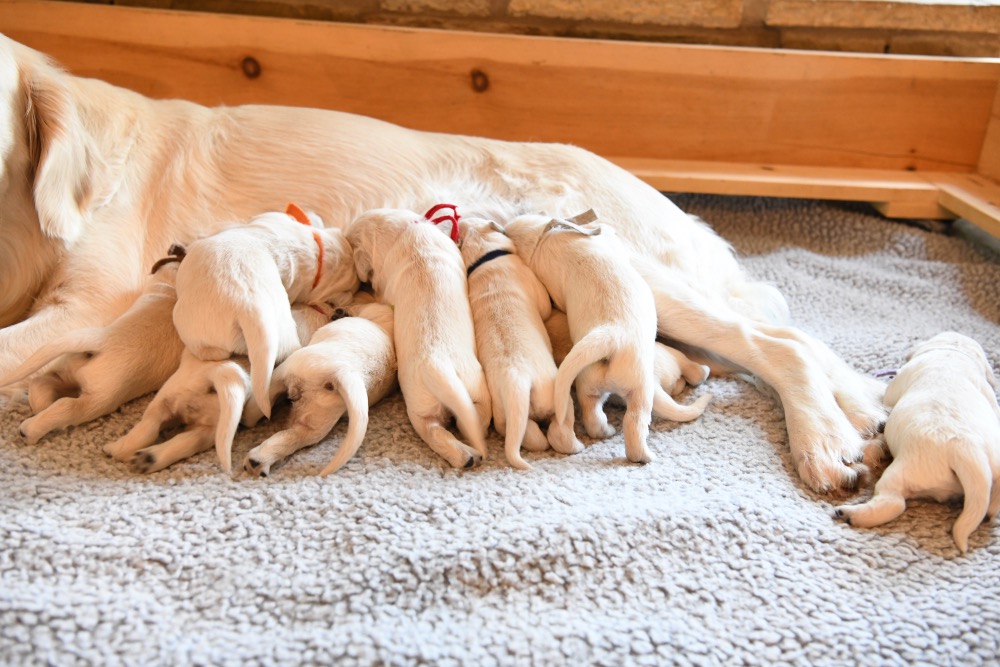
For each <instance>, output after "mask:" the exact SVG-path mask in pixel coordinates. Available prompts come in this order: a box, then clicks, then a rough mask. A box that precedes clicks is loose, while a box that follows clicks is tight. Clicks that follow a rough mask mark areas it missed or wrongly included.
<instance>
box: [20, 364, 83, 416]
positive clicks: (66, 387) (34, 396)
mask: <svg viewBox="0 0 1000 667" xmlns="http://www.w3.org/2000/svg"><path fill="white" fill-rule="evenodd" d="M79 393H80V385H78V384H76V383H75V382H67V381H66V380H64V379H63V378H62V377H61V376H59V375H58V374H56V373H45V374H43V375H39V376H37V377H34V378H32V379H31V381H30V382H28V406H29V407H30V408H31V411H32V412H33V413H35V414H38V413H39V412H41V411H42V410H45V409H46V408H48V407H49V406H50V405H52V404H53V403H55V402H56V401H58V400H59V399H60V398H64V397H72V396H76V395H77V394H79Z"/></svg>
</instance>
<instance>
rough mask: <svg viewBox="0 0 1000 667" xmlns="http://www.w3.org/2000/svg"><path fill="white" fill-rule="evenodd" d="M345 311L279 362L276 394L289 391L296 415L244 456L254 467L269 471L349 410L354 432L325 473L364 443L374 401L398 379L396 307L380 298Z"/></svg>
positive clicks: (274, 385) (273, 390)
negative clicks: (394, 342)
mask: <svg viewBox="0 0 1000 667" xmlns="http://www.w3.org/2000/svg"><path fill="white" fill-rule="evenodd" d="M344 310H346V312H347V314H348V315H349V316H348V317H342V318H340V319H337V320H334V321H333V322H330V323H329V324H326V325H325V326H323V327H322V328H320V329H319V330H317V331H316V333H315V334H314V335H313V337H312V339H311V340H310V341H309V344H308V345H306V346H305V347H302V348H300V349H298V350H296V351H295V352H292V353H291V354H290V355H289V356H288V358H287V359H285V361H284V362H282V363H281V365H280V366H278V367H277V368H276V369H275V371H274V376H273V378H272V379H271V395H270V397H269V400H270V401H272V402H273V401H274V399H275V398H277V396H278V395H279V394H281V393H285V394H287V395H288V398H289V400H291V401H292V410H291V415H290V416H289V418H288V426H287V427H286V428H285V429H283V430H281V431H279V432H278V433H275V434H274V435H272V436H271V437H270V438H268V439H267V440H265V441H264V442H262V443H261V444H260V445H258V446H257V447H255V448H253V449H252V450H250V452H249V454H247V456H246V459H244V462H243V468H244V469H245V470H246V471H247V472H249V473H253V474H255V475H259V476H261V477H267V476H268V475H269V474H270V472H271V466H272V465H274V463H276V462H278V461H280V460H282V459H284V458H286V457H287V456H289V455H291V454H292V453H294V452H296V451H298V450H299V449H302V448H303V447H307V446H309V445H314V444H316V443H317V442H319V441H320V440H322V439H323V438H325V437H326V435H327V434H328V433H330V431H331V430H332V429H333V427H334V426H335V425H336V423H337V422H338V421H339V420H340V418H341V416H342V415H343V414H344V412H345V411H346V412H347V415H348V428H347V434H346V435H345V436H344V440H343V442H342V443H341V445H340V448H339V449H338V450H337V453H336V454H335V455H334V457H333V459H332V460H331V461H330V463H329V464H328V465H327V466H326V467H325V468H324V469H323V471H322V472H321V473H320V474H321V475H322V476H324V477H325V476H327V475H329V474H330V473H333V472H336V471H337V470H339V469H340V468H341V467H342V466H343V465H344V464H345V463H347V461H348V460H350V458H351V457H352V456H354V454H355V452H357V451H358V448H359V447H360V446H361V442H362V440H364V437H365V433H366V431H367V429H368V408H369V407H370V406H371V405H373V404H374V403H377V402H378V401H380V400H381V399H382V398H383V397H384V396H385V395H386V394H388V393H389V392H390V391H391V390H392V389H393V387H395V385H396V352H395V350H394V348H393V345H392V324H393V313H392V309H391V308H390V307H389V306H386V305H383V304H379V303H369V304H359V305H350V306H347V307H346V308H345V309H344Z"/></svg>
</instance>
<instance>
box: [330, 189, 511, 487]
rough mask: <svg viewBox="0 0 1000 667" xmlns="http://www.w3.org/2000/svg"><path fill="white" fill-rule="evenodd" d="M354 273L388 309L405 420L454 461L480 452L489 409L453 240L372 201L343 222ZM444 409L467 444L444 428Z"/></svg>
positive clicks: (473, 459)
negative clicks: (370, 207) (392, 321)
mask: <svg viewBox="0 0 1000 667" xmlns="http://www.w3.org/2000/svg"><path fill="white" fill-rule="evenodd" d="M347 238H348V240H349V241H350V243H351V247H352V248H354V264H355V267H356V269H357V272H358V277H360V278H361V280H362V281H364V282H370V283H371V285H372V289H373V290H374V292H375V295H376V297H378V299H379V300H380V301H381V302H383V303H387V304H389V305H390V306H392V307H393V309H394V314H395V324H394V331H393V342H394V344H395V347H396V360H397V362H398V364H399V371H398V375H399V387H400V390H401V391H402V393H403V398H404V400H405V401H406V412H407V415H408V416H409V418H410V423H411V424H413V428H414V429H415V430H416V431H417V433H418V434H419V435H420V437H421V439H423V441H424V442H426V443H427V445H428V446H429V447H430V448H431V449H432V450H434V451H435V452H437V453H438V454H439V455H440V456H442V457H443V458H444V459H445V460H446V461H448V463H449V464H451V465H452V466H454V467H456V468H469V467H472V466H474V465H476V464H477V463H479V462H480V461H482V459H483V458H485V457H486V429H487V428H488V427H489V423H490V418H491V416H492V413H491V407H490V394H489V389H488V387H487V385H486V377H485V376H484V374H483V368H482V366H481V365H480V364H479V360H478V359H477V358H476V338H475V333H474V331H473V323H472V312H471V310H470V307H469V296H468V290H467V289H466V279H465V265H464V263H463V262H462V256H461V254H460V253H459V251H458V248H457V247H455V244H454V243H453V242H452V241H451V240H449V239H448V237H447V236H446V235H445V233H444V232H443V231H441V230H439V229H437V228H436V227H435V226H434V225H433V224H430V223H428V222H426V221H424V218H423V217H422V216H420V215H419V214H417V213H413V212H411V211H406V210H401V209H374V210H371V211H368V212H366V213H363V214H362V215H360V216H359V217H358V218H356V219H355V220H354V221H353V222H352V223H351V225H350V226H349V227H348V229H347ZM449 415H453V416H454V417H455V421H456V422H457V423H458V428H459V430H460V431H461V432H462V434H463V435H464V436H465V437H466V438H467V439H468V441H469V443H470V444H471V445H472V446H471V447H470V446H468V445H466V444H464V443H462V442H461V441H459V440H458V439H457V438H455V436H454V435H452V434H451V433H450V432H449V431H448V429H447V428H446V425H447V421H448V419H449Z"/></svg>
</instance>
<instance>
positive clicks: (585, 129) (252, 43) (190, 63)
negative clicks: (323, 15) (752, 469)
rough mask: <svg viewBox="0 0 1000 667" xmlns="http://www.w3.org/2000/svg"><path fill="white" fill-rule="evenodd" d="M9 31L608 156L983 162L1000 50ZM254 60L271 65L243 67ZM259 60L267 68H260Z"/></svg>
mask: <svg viewBox="0 0 1000 667" xmlns="http://www.w3.org/2000/svg"><path fill="white" fill-rule="evenodd" d="M0 31H2V32H4V33H5V34H7V35H8V36H10V37H12V38H14V39H17V40H19V41H22V42H24V43H26V44H28V45H30V46H33V47H35V48H38V49H39V50H42V51H45V52H47V53H50V54H51V55H53V56H54V57H55V58H57V59H58V60H59V61H61V62H63V63H64V64H65V65H66V66H67V67H69V68H70V69H71V70H73V71H74V72H77V73H80V74H83V75H87V76H96V77H99V78H102V79H106V80H108V81H111V82H112V83H116V84H119V85H124V86H128V87H130V88H134V89H136V90H138V91H140V92H143V93H145V94H148V95H152V96H156V97H184V98H189V99H193V100H195V101H199V102H202V103H206V104H220V103H224V104H240V103H245V102H268V103H283V104H292V105H302V106H318V107H326V108H337V109H342V110H346V111H352V112H356V113H362V114H366V115H371V116H375V117H379V118H384V119H387V120H390V121H393V122H397V123H400V124H402V125H407V126H410V127H416V128H420V129H426V130H436V131H448V132H457V133H464V134H475V135H483V136H493V137H498V138H503V139H513V140H540V141H562V142H568V143H574V144H578V145H581V146H584V147H586V148H589V149H591V150H593V151H595V152H598V153H601V154H604V155H619V156H625V157H650V158H657V159H671V160H693V161H713V162H715V161H719V162H731V163H749V164H766V163H777V164H786V165H797V166H808V165H818V166H829V167H850V168H855V167H857V168H869V169H894V170H903V169H920V170H938V171H961V172H968V171H972V170H974V169H975V167H976V165H977V163H978V162H979V159H980V153H981V150H982V145H983V139H984V136H985V133H986V128H987V124H988V122H989V119H990V113H991V110H992V108H993V102H994V97H995V94H996V90H997V82H998V81H1000V61H996V60H969V59H944V58H920V57H902V56H895V57H887V56H880V55H878V56H872V55H856V54H832V53H806V52H791V51H772V50H765V49H738V48H718V47H702V46H678V45H665V44H648V43H626V42H611V41H601V40H576V39H556V38H536V37H524V36H514V35H492V34H482V33H463V32H453V31H446V32H444V31H433V30H415V29H404V28H385V27H374V26H359V25H344V24H336V23H326V22H310V21H298V20H291V19H274V18H260V17H247V16H233V15H218V14H210V13H186V12H175V11H163V10H149V9H137V8H125V7H112V6H104V5H93V4H79V3H72V2H38V1H29V0H10V1H8V2H3V3H0ZM248 58H252V59H253V62H255V63H256V64H257V65H258V66H259V76H256V77H255V78H249V77H248V76H247V75H246V74H245V73H244V68H243V66H242V63H244V62H249V61H247V60H246V59H248ZM248 71H250V73H251V74H252V73H253V72H254V71H258V70H256V68H253V67H251V68H250V69H249V70H248Z"/></svg>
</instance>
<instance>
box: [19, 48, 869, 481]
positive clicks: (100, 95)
mask: <svg viewBox="0 0 1000 667" xmlns="http://www.w3.org/2000/svg"><path fill="white" fill-rule="evenodd" d="M0 110H2V112H0V113H2V115H0V127H2V128H3V131H2V133H0V160H2V174H0V186H2V190H0V192H2V193H3V201H2V202H0V203H2V206H0V211H2V213H0V216H2V218H0V232H2V239H3V241H2V243H0V283H2V284H3V285H4V290H3V292H2V293H0V325H2V326H4V327H5V328H4V329H3V330H2V331H0V374H6V373H7V372H8V371H10V370H11V369H12V368H14V367H15V366H16V365H17V364H19V363H20V362H21V361H22V360H23V359H24V358H25V357H27V355H29V354H30V353H31V352H33V351H34V350H35V349H36V348H38V347H39V346H40V345H42V344H43V343H44V342H46V341H47V340H49V339H50V338H51V337H53V336H55V335H56V334H57V333H58V332H60V331H63V330H65V329H68V328H72V327H81V326H99V325H104V324H107V323H108V322H110V321H111V320H112V319H113V318H114V317H115V316H116V315H118V314H119V313H121V312H122V311H124V310H125V309H126V308H127V307H128V306H129V304H130V303H131V302H132V301H133V300H134V298H135V297H136V295H137V294H138V292H139V288H140V281H141V275H142V274H143V269H144V267H147V266H150V265H151V264H152V262H153V261H155V260H156V259H157V258H158V257H160V256H161V255H162V254H163V252H165V251H166V249H167V248H168V247H169V246H170V244H171V243H175V242H176V243H188V242H190V241H192V240H194V239H195V238H197V237H199V236H203V235H205V234H208V233H211V232H214V231H217V230H218V229H219V225H220V224H221V223H222V222H223V221H230V220H245V219H249V218H250V217H252V216H253V215H256V214H257V213H260V212H262V211H268V210H280V208H281V207H283V206H284V204H285V203H286V202H288V201H295V202H297V203H299V204H300V205H302V206H303V207H305V208H308V209H311V210H314V211H316V212H317V213H318V214H319V215H320V216H321V217H322V218H323V219H324V220H325V221H326V223H327V224H328V225H333V226H337V227H343V226H345V225H346V224H347V223H348V222H349V221H351V220H352V219H353V218H354V217H355V216H357V215H359V214H360V213H361V212H363V211H365V210H367V209H370V208H375V207H380V206H392V207H399V208H407V209H411V210H417V211H423V210H426V209H427V208H428V207H429V206H430V205H431V204H433V203H436V202H439V201H442V200H444V201H449V202H451V203H454V204H457V205H459V206H460V207H461V208H462V210H463V211H464V212H465V214H467V215H470V216H476V217H485V218H492V219H494V220H497V221H498V222H501V223H505V222H506V221H508V220H510V219H512V218H513V217H515V216H516V215H518V214H521V213H526V212H538V211H543V212H545V213H546V214H548V215H552V216H567V215H573V214H574V213H577V212H579V211H582V210H585V209H587V208H591V207H593V208H594V209H596V210H597V211H598V213H599V214H601V216H602V217H603V218H605V219H607V220H610V221H614V222H613V223H612V224H613V225H614V226H615V228H616V230H617V232H618V235H619V237H620V238H621V240H622V242H623V243H625V244H626V246H627V247H629V248H630V249H631V251H632V252H633V253H634V256H633V260H634V261H635V263H636V265H637V266H641V267H642V269H643V274H644V276H645V277H646V279H647V280H648V281H649V282H650V284H651V286H652V287H653V290H654V294H655V296H656V299H657V314H658V328H659V332H660V334H662V335H665V336H667V337H669V338H671V339H673V340H677V341H682V342H686V343H688V344H690V345H693V346H699V347H702V348H705V349H707V350H709V351H711V352H712V353H715V354H717V355H719V356H721V357H724V358H726V359H728V360H729V361H730V362H731V363H732V364H733V365H735V366H739V367H741V368H742V369H744V370H746V371H748V372H750V373H754V374H756V375H757V376H759V377H760V378H761V379H762V380H763V381H764V382H766V383H768V384H770V385H771V386H772V387H773V388H774V389H775V391H776V392H777V394H778V395H779V396H780V398H781V401H782V405H783V407H784V410H785V415H786V423H787V425H788V438H789V444H790V447H791V451H792V453H793V456H794V460H795V462H796V465H797V467H798V470H799V473H800V474H801V476H802V477H803V479H804V480H805V481H806V483H807V484H808V485H809V486H811V487H812V488H814V489H816V490H820V491H830V490H833V489H836V488H838V487H851V486H853V485H855V484H856V480H857V471H856V470H855V469H854V468H853V463H854V462H855V461H856V460H857V459H858V458H859V457H860V455H861V451H862V445H863V442H864V436H867V435H868V434H870V433H872V432H874V431H876V430H877V427H878V425H879V423H881V421H882V420H883V419H884V417H885V412H884V409H883V407H882V405H881V400H880V399H881V394H882V390H883V385H882V384H881V383H879V382H877V381H873V380H870V379H868V378H865V377H864V376H862V375H860V374H858V373H856V372H855V371H853V370H851V369H850V368H848V366H847V365H846V364H845V363H844V362H843V361H842V360H840V359H839V358H838V357H837V356H836V355H835V354H834V353H833V352H832V351H831V350H829V348H827V347H826V346H825V345H823V344H822V343H820V342H818V341H816V340H815V339H813V338H811V337H809V336H807V335H806V334H804V333H803V332H801V331H799V330H797V329H795V328H793V327H790V326H785V324H784V319H785V318H786V317H787V313H788V310H787V307H786V304H785V302H784V299H783V298H782V297H781V295H780V294H779V293H778V292H777V291H776V290H774V289H772V288H768V287H765V286H762V285H760V284H757V283H753V282H751V281H749V280H748V278H747V276H746V275H745V274H744V272H743V271H742V269H741V267H740V265H739V264H738V262H737V261H736V259H735V257H734V255H733V252H732V250H731V248H730V247H729V246H728V244H727V243H726V242H725V241H723V240H722V239H721V238H719V237H718V236H716V235H715V234H714V233H713V232H712V231H711V229H710V228H709V227H708V226H707V225H705V224H703V223H701V222H698V221H696V220H694V219H692V218H691V217H689V216H687V215H686V214H685V213H684V212H682V211H681V210H680V209H678V208H677V207H676V206H675V205H674V204H673V203H671V202H670V201H669V200H668V199H667V198H665V197H664V196H663V195H662V194H661V193H659V192H657V191H656V190H654V189H653V188H651V187H649V186H648V185H647V184H645V183H643V182H642V181H640V180H639V179H637V178H636V177H634V176H632V175H631V174H629V173H628V172H626V171H625V170H623V169H620V168H619V167H617V166H615V165H613V164H612V163H610V162H608V161H606V160H604V159H602V158H600V157H598V156H596V155H593V154H591V153H589V152H587V151H585V150H582V149H579V148H575V147H572V146H566V145H557V144H536V143H508V142H501V141H495V140H488V139H480V138H471V137H462V136H453V135H444V134H432V133H422V132H416V131H413V130H409V129H404V128H402V127H397V126H395V125H391V124H387V123H384V122H381V121H378V120H374V119H371V118H365V117H360V116H356V115H350V114H344V113H339V112H333V111H321V110H315V109H299V108H284V107H273V106H238V107H226V108H218V109H208V108H205V107H202V106H198V105H196V104H191V103H188V102H184V101H177V100H164V101H154V100H150V99H148V98H146V97H143V96H141V95H138V94H136V93H133V92H130V91H128V90H125V89H122V88H117V87H114V86H110V85H108V84H106V83H103V82H100V81H96V80H91V79H83V78H79V77H74V76H70V75H68V74H66V73H65V72H64V71H62V70H60V69H58V68H56V67H54V66H53V65H52V64H51V63H50V62H49V61H48V60H47V59H46V58H45V57H44V56H42V55H41V54H39V53H38V52H36V51H33V50H31V49H28V48H26V47H24V46H22V45H20V44H17V43H15V42H12V41H10V40H8V39H6V38H0Z"/></svg>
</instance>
